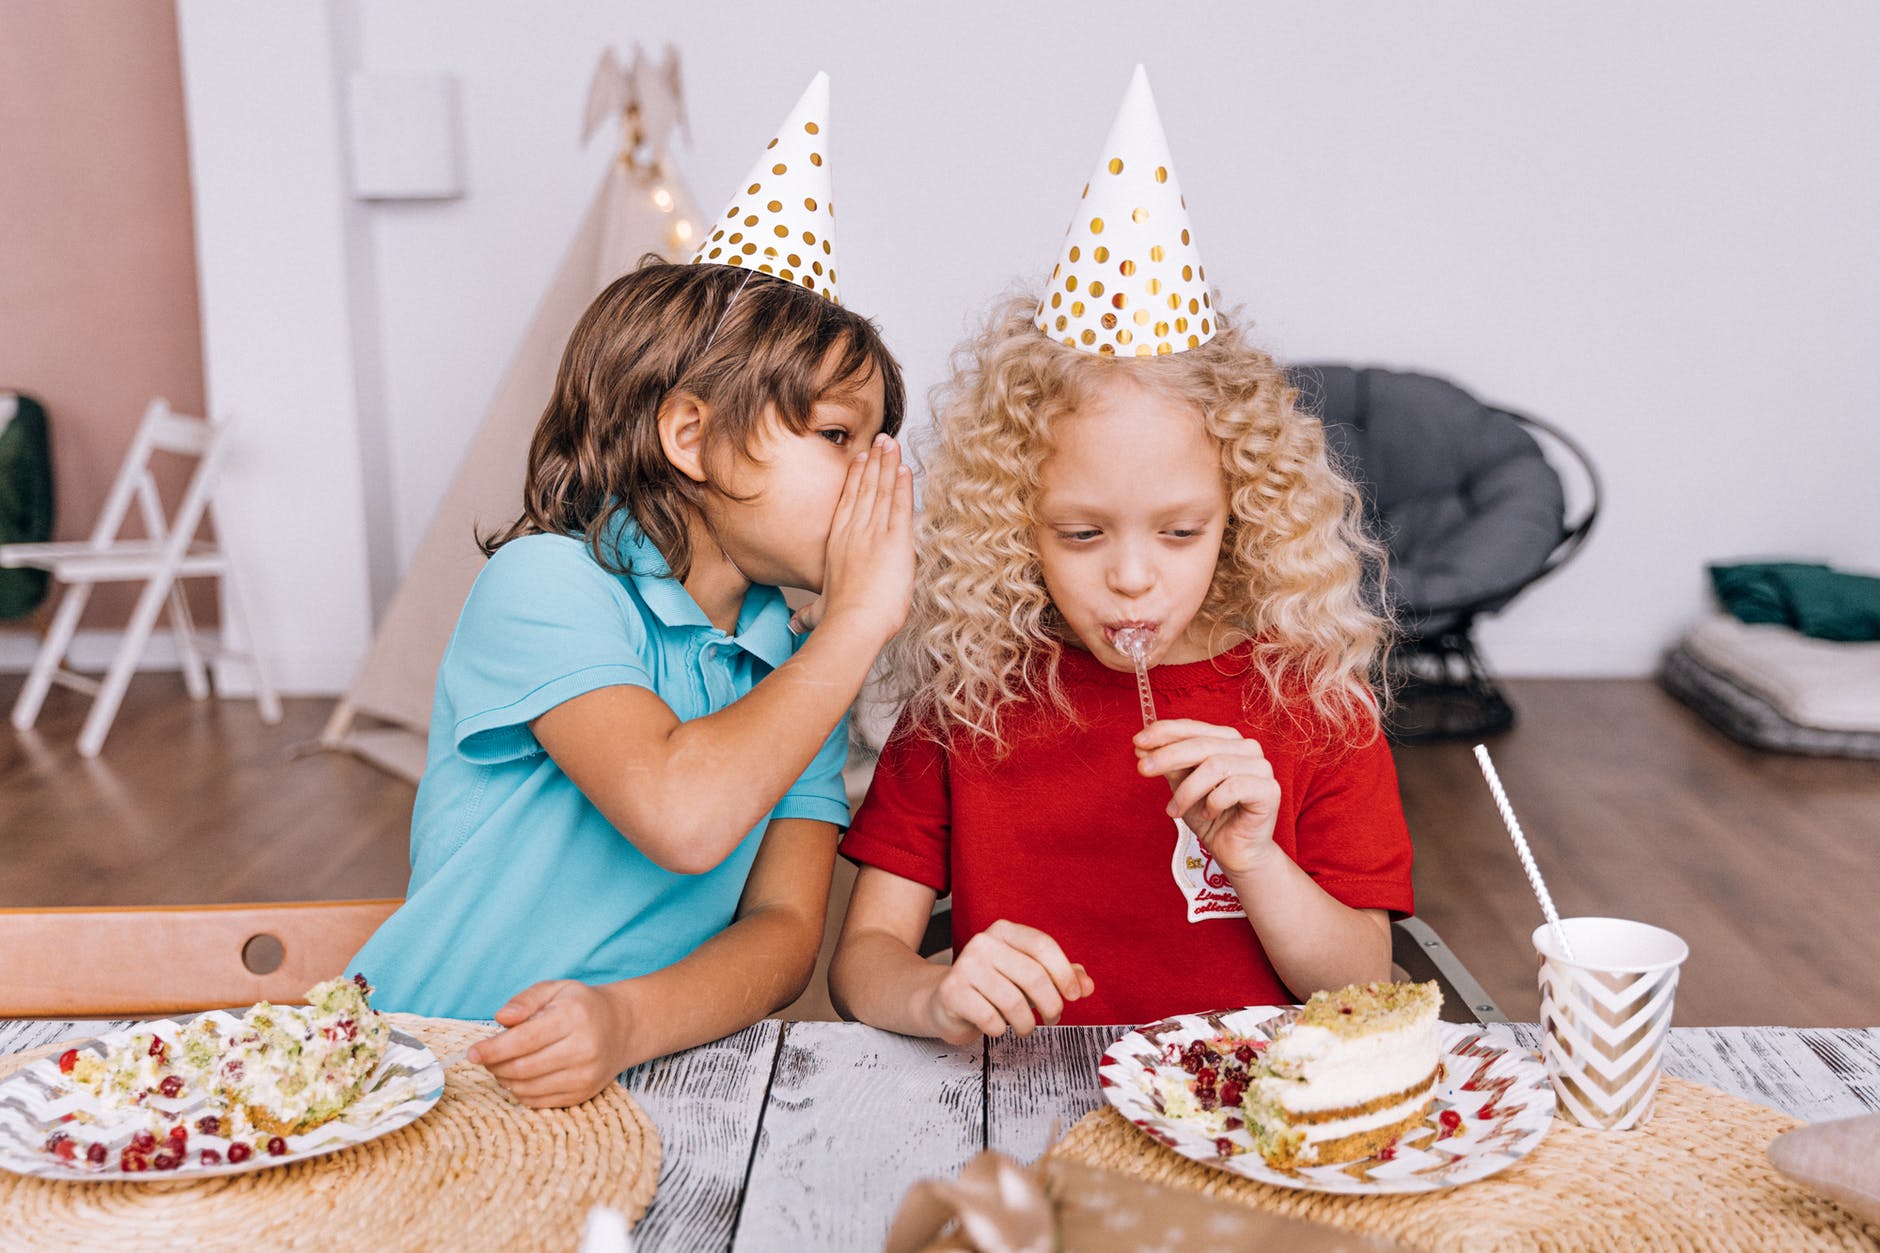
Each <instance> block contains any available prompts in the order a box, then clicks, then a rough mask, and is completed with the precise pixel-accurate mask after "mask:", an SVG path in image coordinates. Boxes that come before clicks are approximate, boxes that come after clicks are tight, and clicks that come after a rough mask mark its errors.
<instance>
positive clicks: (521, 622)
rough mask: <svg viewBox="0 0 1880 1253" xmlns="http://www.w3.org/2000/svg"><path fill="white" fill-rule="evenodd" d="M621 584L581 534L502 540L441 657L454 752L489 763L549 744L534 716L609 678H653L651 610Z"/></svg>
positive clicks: (644, 682)
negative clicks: (540, 737)
mask: <svg viewBox="0 0 1880 1253" xmlns="http://www.w3.org/2000/svg"><path fill="white" fill-rule="evenodd" d="M618 589H619V581H618V580H617V579H616V578H615V577H614V576H613V575H611V574H609V573H608V572H607V571H606V570H605V569H603V568H602V567H601V565H600V563H599V562H597V561H595V560H594V557H593V554H592V553H590V552H589V551H588V550H587V547H586V545H585V544H584V543H583V542H582V541H580V540H575V539H570V538H567V537H564V536H559V535H531V536H526V537H524V538H522V539H517V540H512V541H510V542H509V543H508V544H505V545H504V546H503V547H502V548H500V549H498V550H497V552H496V555H495V556H493V557H491V558H490V560H489V563H488V564H487V565H485V566H484V567H483V571H482V573H480V574H479V575H478V576H477V580H476V583H475V584H474V585H473V586H472V587H471V589H470V595H469V598H468V599H467V600H465V602H464V607H463V613H462V615H461V616H459V618H458V620H457V631H456V634H454V635H453V636H452V637H451V642H450V647H449V649H448V650H447V651H446V652H445V654H444V660H443V663H442V664H441V665H440V666H439V667H438V677H437V681H438V687H439V692H440V695H441V696H443V697H444V699H445V702H446V708H447V709H448V715H447V716H448V718H449V719H450V722H449V725H448V728H447V729H448V731H449V733H450V735H451V742H452V745H453V746H454V747H455V748H456V750H457V752H458V753H460V754H461V755H462V756H463V757H465V758H466V759H468V760H470V761H473V762H476V763H478V764H483V765H493V764H497V763H500V762H506V761H514V760H517V759H519V758H523V757H529V756H533V755H534V754H536V753H539V752H541V751H543V750H542V747H541V745H540V744H539V743H538V742H537V741H536V738H535V734H534V733H533V732H532V731H530V730H529V723H530V722H531V721H532V720H534V719H536V718H538V717H540V716H541V715H542V714H545V713H547V712H548V711H549V710H551V709H553V708H554V707H555V706H557V705H559V704H561V703H563V702H564V701H568V700H572V699H573V698H574V697H576V696H581V695H584V694H585V693H588V692H592V691H594V690H596V689H598V688H603V687H616V686H620V685H629V686H633V687H644V688H649V689H650V688H652V686H653V676H652V672H651V667H650V666H649V664H648V657H649V656H650V655H651V652H650V650H651V648H652V646H653V645H652V643H651V637H650V634H649V632H648V629H647V623H646V620H645V618H644V617H643V616H642V614H641V611H640V609H639V607H638V604H637V602H635V601H634V600H632V599H631V598H630V597H627V596H624V595H621V594H620V593H619V590H618ZM442 729H446V728H443V727H437V728H434V730H442Z"/></svg>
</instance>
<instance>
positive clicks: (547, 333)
mask: <svg viewBox="0 0 1880 1253" xmlns="http://www.w3.org/2000/svg"><path fill="white" fill-rule="evenodd" d="M610 118H618V119H619V120H620V124H621V146H620V156H619V158H618V159H617V160H615V161H613V162H612V163H611V164H610V165H609V166H608V169H607V176H606V178H605V179H604V180H602V183H601V188H600V191H599V193H598V194H597V195H596V196H595V198H594V203H593V205H592V207H590V208H589V210H588V212H587V216H586V217H585V218H583V219H582V222H581V228H580V230H579V231H578V232H577V233H576V235H575V238H574V243H573V244H572V246H570V248H569V249H568V254H567V257H566V258H565V259H564V260H563V262H562V265H561V269H560V270H559V271H558V272H557V273H556V275H555V278H554V281H553V282H552V283H551V284H550V285H549V288H548V292H547V294H546V295H545V296H544V297H543V298H542V303H541V307H540V308H539V309H537V311H536V315H535V320H534V322H533V323H531V324H530V326H529V329H528V331H527V332H526V333H525V334H524V336H523V339H522V344H521V347H520V348H519V349H518V351H517V353H516V356H515V359H514V361H512V362H511V363H510V366H509V371H508V373H507V374H505V375H504V377H503V381H502V383H501V384H500V385H499V386H498V387H497V389H496V399H495V401H494V403H493V404H492V405H491V406H490V411H489V414H488V416H486V417H485V418H484V420H483V426H482V429H481V430H479V431H478V432H477V435H476V438H475V440H474V441H472V443H471V445H470V449H469V451H468V453H466V454H465V457H464V461H463V464H462V465H461V466H460V467H459V468H458V470H457V476H456V478H455V479H453V480H452V481H451V484H450V487H449V489H448V490H447V491H446V492H445V494H444V500H443V503H442V504H441V505H440V506H439V508H438V511H437V515H436V516H435V517H434V518H433V519H432V521H431V526H430V529H429V530H428V531H427V532H426V533H425V536H424V541H423V543H421V544H420V545H419V546H418V551H417V553H416V555H415V556H414V557H413V558H412V562H411V568H410V570H409V571H407V573H406V575H405V581H404V583H403V584H402V585H401V586H400V587H399V589H398V592H397V594H396V595H395V596H394V597H393V598H392V602H391V605H390V606H389V607H388V608H387V610H386V614H385V619H384V621H383V622H381V623H380V624H379V629H378V634H377V636H376V637H375V638H374V639H373V641H372V651H371V652H370V653H369V654H368V655H367V656H366V659H365V663H364V664H363V665H361V666H360V668H359V673H358V674H357V675H356V676H355V677H354V679H353V684H352V688H351V689H350V690H349V691H348V692H347V693H346V696H345V699H343V700H342V701H341V702H340V703H339V705H338V707H337V708H335V709H334V711H333V716H332V718H331V719H330V720H329V721H328V723H327V726H326V730H325V732H324V733H323V734H322V735H321V737H320V738H321V744H322V745H323V746H325V747H327V748H338V749H346V750H348V751H351V752H355V753H358V754H359V755H360V756H362V757H364V758H366V759H367V760H368V761H371V762H373V763H375V764H377V765H379V766H382V767H384V768H385V769H387V770H390V771H391V772H392V773H394V774H399V775H403V776H404V777H405V778H408V779H411V780H413V781H414V782H415V781H416V780H417V779H418V777H419V775H421V774H422V773H423V771H424V752H425V735H426V732H427V731H428V730H429V725H430V720H431V697H432V690H431V689H432V685H433V683H434V682H435V680H436V676H437V667H438V663H439V661H441V660H442V659H443V656H444V647H445V645H446V644H447V643H448V642H449V641H450V633H451V630H452V629H453V628H454V627H455V626H456V623H457V614H458V612H459V611H460V610H462V608H463V602H464V598H465V597H466V596H467V595H468V594H469V592H470V584H471V583H472V582H473V581H475V579H476V576H477V572H478V571H479V570H481V569H482V568H483V554H482V553H481V552H480V551H479V550H478V548H477V544H476V536H477V535H478V534H481V533H485V532H488V531H493V530H495V529H496V528H498V527H500V526H502V525H503V524H505V523H508V522H510V521H512V520H513V519H514V518H515V516H516V514H517V512H518V511H519V510H520V508H521V502H522V483H523V475H524V472H525V469H526V466H527V462H528V452H529V440H530V437H531V436H532V435H533V434H534V431H535V424H536V422H537V420H538V419H539V418H540V417H541V414H542V407H543V405H544V404H545V403H547V399H548V396H549V394H550V392H551V391H552V389H553V385H554V380H555V369H556V367H557V365H559V363H560V361H561V353H562V348H563V346H564V345H565V344H566V343H567V340H568V335H569V333H570V332H571V331H573V329H574V324H575V322H576V321H577V320H578V319H579V318H580V316H581V313H582V311H583V310H585V309H586V308H587V306H588V304H589V303H590V302H591V301H592V300H593V299H594V297H595V296H597V295H598V294H600V291H601V289H602V288H604V287H605V286H607V284H608V283H610V282H612V281H613V280H614V279H615V278H618V277H619V276H620V275H622V274H624V273H626V272H627V271H628V270H630V269H632V268H633V266H634V265H635V264H637V263H638V261H639V259H640V258H641V257H642V256H644V255H645V254H647V253H649V252H656V253H660V254H661V255H663V256H665V257H667V258H668V259H669V260H672V261H683V260H685V259H686V258H688V257H690V256H691V254H692V251H693V248H694V247H695V246H696V243H697V239H696V235H697V232H698V230H699V224H700V218H699V216H698V209H697V206H696V205H695V204H694V203H693V201H692V197H691V195H690V193H689V192H687V190H686V188H685V185H684V183H683V182H682V181H681V180H680V179H679V177H678V175H677V174H676V173H675V171H674V170H673V168H672V164H671V161H670V159H669V158H668V155H667V151H666V149H667V143H668V141H669V140H670V138H671V136H672V134H673V131H674V130H675V128H677V127H681V126H683V124H684V102H683V97H682V95H681V91H680V81H679V61H678V54H677V53H676V52H674V51H673V50H672V49H670V48H668V49H667V51H666V54H665V60H664V62H663V64H660V65H653V64H651V63H650V62H649V61H648V59H647V58H646V57H645V56H644V55H643V54H641V53H640V52H639V51H638V50H637V49H636V50H635V53H634V58H633V64H632V65H631V66H630V67H623V66H622V65H621V64H620V62H619V61H618V60H617V59H616V58H615V57H614V54H613V53H612V51H611V50H610V51H609V52H608V53H607V54H606V55H605V56H603V57H602V59H601V63H600V66H599V67H598V68H597V69H596V70H595V72H594V81H593V84H592V86H591V87H590V88H589V91H588V107H587V122H586V126H585V128H584V131H583V139H584V140H585V139H587V138H589V137H591V136H592V135H593V133H594V132H595V130H596V129H598V128H599V127H601V126H603V125H605V123H606V122H607V121H608V119H610Z"/></svg>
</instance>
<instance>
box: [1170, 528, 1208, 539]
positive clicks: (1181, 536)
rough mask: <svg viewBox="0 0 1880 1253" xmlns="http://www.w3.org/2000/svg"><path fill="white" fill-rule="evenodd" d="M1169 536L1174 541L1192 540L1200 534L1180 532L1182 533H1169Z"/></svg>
mask: <svg viewBox="0 0 1880 1253" xmlns="http://www.w3.org/2000/svg"><path fill="white" fill-rule="evenodd" d="M1169 534H1170V535H1172V536H1174V537H1175V538H1176V539H1193V538H1195V536H1197V535H1199V534H1201V532H1200V531H1188V530H1182V531H1170V532H1169Z"/></svg>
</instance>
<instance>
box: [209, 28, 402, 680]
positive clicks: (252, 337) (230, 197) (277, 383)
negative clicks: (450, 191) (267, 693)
mask: <svg viewBox="0 0 1880 1253" xmlns="http://www.w3.org/2000/svg"><path fill="white" fill-rule="evenodd" d="M346 17H347V12H346V10H344V9H339V8H334V7H332V6H329V5H328V4H326V3H324V2H323V0H286V2H283V3H280V4H275V5H269V6H257V5H250V4H245V3H243V2H242V0H179V2H178V5H177V33H178V38H179V42H180V44H181V47H182V54H183V95H184V103H185V107H186V110H187V113H188V119H189V141H190V182H191V187H192V191H193V197H194V202H195V218H196V266H197V281H198V283H199V285H200V294H201V305H202V325H203V336H202V342H203V381H204V385H205V392H206V395H207V399H208V403H209V405H210V407H211V408H212V409H213V410H214V411H215V412H216V413H218V414H228V415H230V416H232V417H233V419H234V420H235V422H236V427H235V432H234V436H233V451H232V452H231V454H230V456H229V459H228V464H227V469H226V470H225V471H224V476H223V479H222V482H221V485H220V487H219V488H218V491H217V507H218V527H219V534H220V535H221V537H222V539H223V542H224V543H225V544H226V545H227V546H228V547H229V549H230V551H231V553H232V555H233V557H234V559H235V562H236V565H237V568H238V569H239V570H240V571H241V573H242V575H243V583H244V585H245V586H246V587H247V589H248V593H249V595H248V600H249V604H250V607H251V609H252V612H253V614H254V618H255V623H254V626H255V630H256V632H257V634H258V635H259V636H260V639H261V643H262V646H263V648H264V649H265V650H266V652H267V655H268V658H269V661H270V664H271V665H272V667H273V673H274V677H275V680H276V682H277V683H278V684H279V686H280V687H281V688H282V690H284V691H288V692H332V691H337V690H343V689H344V687H345V686H346V684H347V683H348V682H350V680H351V678H352V673H353V670H354V669H355V668H356V667H357V666H358V664H359V661H360V659H361V658H362V657H363V656H364V655H365V650H366V648H367V647H369V646H370V644H371V640H372V600H371V589H372V574H371V572H372V568H373V565H374V562H375V560H377V561H379V562H380V564H381V565H382V566H384V567H386V568H389V562H388V561H386V560H385V558H383V557H375V553H374V548H375V543H377V542H384V541H388V540H389V538H390V537H389V535H386V534H383V533H381V534H380V535H378V536H373V535H369V534H368V531H367V526H368V518H369V517H370V516H371V512H372V510H371V507H370V504H369V502H368V501H367V499H366V485H367V484H368V483H370V482H372V480H373V473H374V466H373V463H372V462H371V460H370V459H369V457H368V456H367V450H368V449H369V448H370V446H371V445H370V443H369V442H368V441H366V439H365V438H364V429H363V423H362V415H363V414H366V413H370V412H372V411H373V405H374V403H375V402H374V400H373V398H372V397H371V396H369V395H366V394H365V393H366V392H368V391H370V390H372V389H373V385H374V383H375V381H376V380H375V379H374V377H373V375H372V374H371V372H370V369H369V363H370V361H371V359H372V352H373V349H374V345H372V344H371V343H369V342H366V343H364V344H363V345H362V343H361V340H362V336H361V333H360V332H361V328H362V327H365V326H369V321H368V320H366V319H362V317H361V300H362V296H364V295H365V294H366V293H368V292H369V290H370V274H369V271H368V267H367V265H366V264H365V259H366V257H367V240H366V237H365V224H364V221H363V219H362V218H361V217H360V215H359V212H358V210H357V209H356V208H355V206H354V204H353V202H352V200H351V199H350V197H349V196H348V195H347V194H346V186H345V182H344V168H345V167H344V148H343V146H342V143H341V133H340V129H339V121H340V118H341V116H342V112H343V105H344V97H343V96H342V95H341V91H342V87H343V85H344V83H345V82H346V76H347V73H348V68H349V67H348V58H349V55H350V54H349V51H348V47H347V38H346V31H345V23H344V21H343V19H344V18H346ZM228 677H229V678H230V679H234V680H236V681H237V682H240V681H244V680H245V679H246V678H247V676H246V675H245V674H242V673H239V672H237V673H236V674H231V675H229V676H228Z"/></svg>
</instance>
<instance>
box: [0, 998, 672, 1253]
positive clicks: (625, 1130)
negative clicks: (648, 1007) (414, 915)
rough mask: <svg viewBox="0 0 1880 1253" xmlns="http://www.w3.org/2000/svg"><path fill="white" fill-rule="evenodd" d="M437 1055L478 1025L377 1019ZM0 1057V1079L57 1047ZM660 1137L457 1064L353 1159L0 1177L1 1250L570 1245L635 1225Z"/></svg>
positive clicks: (621, 1112) (464, 1041) (623, 1116)
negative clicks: (526, 1100) (608, 1217)
mask: <svg viewBox="0 0 1880 1253" xmlns="http://www.w3.org/2000/svg"><path fill="white" fill-rule="evenodd" d="M387 1017H389V1018H390V1019H391V1021H392V1024H393V1025H394V1026H396V1027H398V1028H399V1029H400V1030H402V1031H407V1032H410V1033H411V1034H412V1035H415V1036H417V1037H418V1038H419V1039H421V1040H423V1041H424V1042H425V1044H427V1045H428V1046H429V1047H430V1049H431V1051H432V1052H433V1053H436V1054H439V1055H440V1056H442V1055H445V1054H449V1053H453V1052H455V1051H457V1050H458V1049H461V1048H463V1047H465V1046H466V1045H468V1044H471V1043H472V1042H474V1041H476V1040H478V1039H481V1038H482V1037H484V1036H486V1035H489V1034H490V1033H491V1031H492V1028H490V1027H489V1026H486V1025H483V1024H479V1023H467V1022H454V1021H450V1020H448V1019H439V1018H419V1017H415V1016H413V1015H410V1014H390V1015H387ZM64 1047H65V1045H63V1044H54V1045H52V1046H51V1047H50V1048H49V1049H35V1050H32V1051H31V1052H27V1053H19V1054H15V1055H13V1056H9V1057H5V1058H0V1075H5V1074H10V1073H12V1071H14V1070H15V1069H17V1068H19V1067H20V1066H24V1065H25V1064H26V1063H28V1062H30V1061H33V1060H36V1059H37V1058H39V1057H42V1056H46V1055H47V1054H49V1053H53V1052H57V1051H59V1050H61V1049H63V1048H64ZM659 1163H660V1144H659V1133H658V1132H657V1131H655V1130H654V1129H653V1123H652V1120H651V1119H650V1118H648V1117H647V1116H646V1111H645V1110H643V1109H641V1108H640V1106H639V1103H638V1102H637V1101H635V1100H634V1099H633V1098H632V1097H631V1096H628V1095H627V1093H626V1090H625V1089H624V1088H622V1087H620V1085H618V1084H612V1085H610V1086H609V1087H608V1089H607V1091H606V1092H604V1093H602V1094H601V1095H600V1096H598V1097H596V1098H595V1099H594V1100H591V1101H589V1102H587V1103H586V1104H583V1105H577V1106H575V1107H574V1108H573V1109H557V1110H531V1109H525V1108H524V1107H522V1106H521V1105H518V1104H516V1102H515V1101H514V1100H513V1099H511V1097H510V1096H509V1094H508V1093H507V1092H505V1091H504V1090H503V1089H502V1087H501V1086H499V1085H498V1084H497V1082H496V1080H495V1079H493V1078H491V1076H490V1074H489V1072H488V1071H486V1070H484V1069H483V1068H481V1067H480V1066H476V1065H473V1064H471V1063H469V1062H459V1063H457V1064H456V1065H455V1066H452V1067H451V1068H450V1070H449V1071H448V1072H446V1074H445V1076H444V1095H443V1096H442V1097H440V1098H439V1099H438V1102H437V1104H436V1105H435V1106H433V1107H432V1108H431V1109H430V1111H429V1112H427V1113H426V1114H425V1115H424V1116H423V1117H421V1118H419V1119H418V1120H417V1121H416V1122H414V1123H411V1124H409V1125H407V1126H404V1127H400V1128H399V1129H398V1130H396V1131H393V1132H390V1133H388V1134H386V1135H383V1136H380V1137H379V1138H378V1139H376V1140H368V1141H367V1142H366V1143H364V1144H361V1145H357V1146H355V1147H353V1148H349V1149H342V1150H341V1151H339V1152H337V1153H330V1154H327V1155H326V1156H324V1157H315V1158H308V1159H306V1160H304V1161H298V1162H294V1163H292V1164H290V1165H287V1166H280V1167H276V1168H273V1169H269V1170H257V1171H255V1172H253V1173H251V1174H242V1175H220V1176H216V1177H213V1178H207V1179H200V1180H195V1181H191V1182H181V1181H179V1182H172V1183H166V1184H158V1185H151V1184H144V1183H85V1184H71V1183H63V1182H55V1181H52V1180H46V1179H29V1178H27V1177H25V1176H23V1175H15V1174H12V1173H10V1172H5V1171H0V1213H4V1214H5V1215H6V1216H7V1217H6V1225H5V1230H6V1231H7V1232H8V1233H10V1234H8V1235H6V1236H0V1244H4V1245H6V1247H8V1248H29V1247H30V1248H47V1249H79V1248H127V1249H129V1248H138V1249H141V1248H158V1247H162V1248H204V1249H206V1248H223V1247H227V1246H228V1245H229V1243H230V1241H231V1239H232V1238H234V1239H238V1240H239V1247H242V1248H249V1249H272V1248H316V1247H317V1248H324V1249H344V1248H359V1249H394V1248H420V1247H424V1248H465V1249H468V1248H492V1249H572V1248H575V1247H576V1246H577V1245H579V1244H580V1242H581V1226H582V1223H583V1221H584V1220H585V1218H586V1215H587V1212H588V1210H589V1208H590V1207H592V1206H594V1205H610V1206H612V1207H613V1208H615V1209H617V1210H619V1211H621V1212H622V1213H623V1214H625V1215H626V1216H627V1219H628V1221H629V1222H634V1221H637V1220H638V1219H639V1217H640V1216H641V1215H642V1214H644V1213H645V1212H646V1207H647V1205H649V1204H650V1203H651V1202H652V1199H653V1189H654V1187H655V1185H656V1184H657V1183H658V1180H659Z"/></svg>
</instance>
